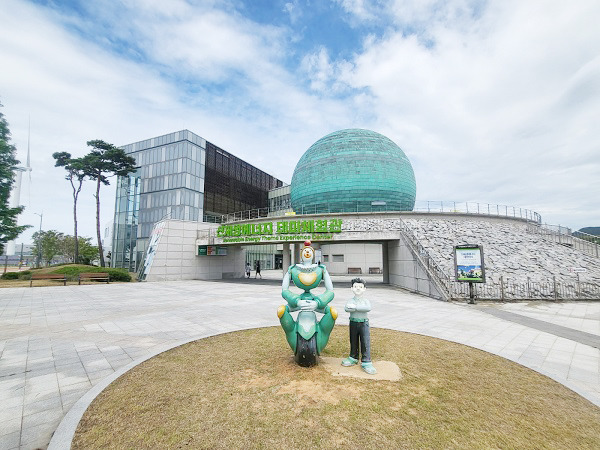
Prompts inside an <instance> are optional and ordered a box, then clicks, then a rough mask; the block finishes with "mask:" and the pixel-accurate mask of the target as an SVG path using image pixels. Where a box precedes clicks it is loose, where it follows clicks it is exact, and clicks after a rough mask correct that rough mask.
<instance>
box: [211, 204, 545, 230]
mask: <svg viewBox="0 0 600 450" xmlns="http://www.w3.org/2000/svg"><path fill="white" fill-rule="evenodd" d="M288 211H290V210H288ZM288 211H286V210H280V209H275V208H268V207H267V208H257V209H249V210H246V211H239V212H236V213H231V214H223V215H222V216H221V219H220V223H226V222H237V221H240V220H252V219H260V218H267V217H283V216H285V213H286V212H288ZM386 211H389V212H399V211H401V212H410V211H402V210H401V208H399V207H398V205H395V206H394V205H387V204H377V202H360V201H355V202H341V203H318V204H313V205H308V206H303V207H302V208H300V210H298V211H296V212H295V214H296V215H305V214H331V213H356V212H386ZM412 211H413V212H421V213H422V212H427V213H455V214H474V215H483V216H499V217H514V218H519V219H523V220H526V221H528V222H533V223H537V224H539V223H541V220H542V218H541V216H540V215H539V214H538V213H536V212H535V211H531V210H529V209H524V208H518V207H516V206H507V205H496V204H491V203H475V202H454V201H417V202H415V205H414V208H413V209H412ZM215 221H216V222H219V220H217V219H216V218H215Z"/></svg>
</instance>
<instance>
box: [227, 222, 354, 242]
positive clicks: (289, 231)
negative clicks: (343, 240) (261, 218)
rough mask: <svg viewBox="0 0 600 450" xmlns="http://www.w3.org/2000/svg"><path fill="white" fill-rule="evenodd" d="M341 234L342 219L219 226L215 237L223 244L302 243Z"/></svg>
mask: <svg viewBox="0 0 600 450" xmlns="http://www.w3.org/2000/svg"><path fill="white" fill-rule="evenodd" d="M341 232H342V219H327V218H324V219H307V220H285V221H278V222H259V223H244V224H232V225H220V226H219V228H217V237H218V238H222V239H223V242H224V243H225V242H259V241H283V240H285V241H304V240H307V239H324V240H327V239H331V238H332V237H333V233H341Z"/></svg>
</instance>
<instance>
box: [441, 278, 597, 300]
mask: <svg viewBox="0 0 600 450" xmlns="http://www.w3.org/2000/svg"><path fill="white" fill-rule="evenodd" d="M474 284H475V283H474ZM451 296H452V299H454V300H460V299H467V298H469V285H468V283H459V282H456V281H452V283H451ZM475 296H476V298H478V299H480V300H500V301H511V300H599V299H600V285H598V284H596V283H588V282H580V281H578V280H573V281H564V280H561V281H559V280H557V279H556V277H553V278H552V280H548V279H547V280H543V281H532V280H530V279H529V278H528V279H527V281H513V280H504V279H503V278H502V277H501V278H500V280H499V282H492V281H490V280H488V282H487V283H481V284H479V283H477V284H475Z"/></svg>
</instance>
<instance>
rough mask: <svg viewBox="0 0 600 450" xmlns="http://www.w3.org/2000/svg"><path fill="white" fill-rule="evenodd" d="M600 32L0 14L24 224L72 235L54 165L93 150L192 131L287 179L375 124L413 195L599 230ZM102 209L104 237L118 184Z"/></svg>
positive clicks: (91, 225) (469, 20)
mask: <svg viewBox="0 0 600 450" xmlns="http://www.w3.org/2000/svg"><path fill="white" fill-rule="evenodd" d="M599 23H600V2H598V1H597V0H572V1H569V2H566V1H564V0H527V1H523V0H495V1H493V0H490V1H475V0H448V1H446V0H389V1H379V0H293V1H285V0H281V1H280V0H246V1H243V0H222V1H219V0H187V1H186V0H168V1H161V0H121V1H117V0H94V1H87V0H80V1H61V0H36V1H25V0H2V7H1V8H0V24H1V26H0V61H1V63H2V69H1V70H0V101H1V102H2V104H3V105H4V108H3V109H2V111H3V113H4V115H5V116H6V119H7V120H8V122H9V125H10V129H11V131H12V138H13V143H14V144H15V145H16V146H17V148H18V157H19V159H21V161H23V162H24V161H25V158H26V150H27V136H28V123H29V120H31V141H30V142H31V165H32V167H33V172H32V173H31V184H30V187H28V183H27V182H24V186H23V191H22V196H21V203H23V204H25V205H26V207H27V209H26V212H25V213H24V214H23V215H22V216H21V220H20V222H21V223H27V224H31V225H34V229H36V228H38V227H39V223H40V218H39V216H37V215H35V214H34V213H42V212H43V228H44V229H55V230H58V231H62V232H65V233H69V234H72V233H73V227H72V197H71V189H70V186H69V184H68V182H67V181H65V180H64V170H63V169H60V168H55V167H54V160H53V159H52V156H51V155H52V153H53V152H55V151H68V152H70V153H72V154H73V155H74V156H82V155H83V154H85V153H86V152H87V148H86V144H85V143H86V141H88V140H91V139H103V140H105V141H108V142H111V143H113V144H115V145H124V144H127V143H131V142H135V141H138V140H142V139H146V138H149V137H153V136H157V135H161V134H165V133H169V132H172V131H176V130H180V129H189V130H191V131H193V132H195V133H197V134H199V135H200V136H202V137H204V138H205V139H207V140H209V141H211V142H213V143H215V144H216V145H218V146H220V147H222V148H224V149H226V150H227V151H229V152H231V153H233V154H235V155H236V156H239V157H240V158H242V159H244V160H246V161H248V162H250V163H251V164H253V165H255V166H257V167H259V168H261V169H263V170H265V171H266V172H268V173H271V174H273V175H275V176H276V177H278V178H280V179H282V180H284V181H286V182H290V181H291V177H292V173H293V170H294V167H295V164H296V162H297V161H298V159H299V158H300V156H301V155H302V153H303V152H304V151H305V150H306V149H307V148H308V147H309V146H310V145H311V144H312V143H314V142H315V141H316V140H318V139H319V138H321V137H322V136H324V135H325V134H328V133H330V132H333V131H336V130H339V129H343V128H367V129H371V130H374V131H377V132H379V133H382V134H384V135H386V136H388V137H389V138H390V139H392V140H393V141H394V142H396V143H397V144H398V145H399V146H400V147H401V148H402V149H403V150H404V152H405V153H406V154H407V155H408V157H409V159H410V160H411V162H412V164H413V168H414V171H415V176H416V179H417V200H422V201H424V200H432V201H434V200H448V201H472V202H481V203H492V204H502V205H512V206H517V207H522V208H527V209H531V210H534V211H537V212H539V213H540V214H541V215H542V219H543V221H544V222H547V223H550V224H562V225H567V226H569V227H572V228H574V229H578V228H580V227H583V226H600V213H599V206H600V200H599V198H600V197H599V194H600V132H599V130H598V128H599V127H600V26H598V24H599ZM25 181H27V179H25ZM92 193H93V186H92V183H91V182H87V184H86V186H85V187H84V191H83V192H82V194H81V197H80V202H79V205H80V206H79V214H80V234H82V235H84V236H90V237H92V236H95V219H94V208H95V205H94V198H93V196H92ZM101 201H102V205H103V209H102V223H105V222H107V221H109V220H110V219H111V217H112V213H113V210H114V182H113V185H112V186H110V187H107V188H103V190H102V191H101ZM31 233H32V231H28V232H26V233H24V234H23V236H22V237H23V239H19V240H18V242H21V240H24V241H25V242H28V241H29V237H30V236H31Z"/></svg>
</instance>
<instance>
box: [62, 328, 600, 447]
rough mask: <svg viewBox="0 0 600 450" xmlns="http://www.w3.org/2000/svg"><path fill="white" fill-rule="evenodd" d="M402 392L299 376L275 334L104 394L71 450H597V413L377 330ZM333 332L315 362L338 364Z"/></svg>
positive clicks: (341, 332) (481, 355)
mask: <svg viewBox="0 0 600 450" xmlns="http://www.w3.org/2000/svg"><path fill="white" fill-rule="evenodd" d="M371 339H372V343H371V346H372V357H373V359H374V360H375V361H377V360H380V361H381V360H386V361H392V362H394V363H396V364H397V365H398V366H399V367H400V370H401V372H402V379H401V380H400V381H396V382H391V381H375V380H364V379H358V378H357V379H355V378H347V377H333V376H332V375H330V374H329V372H327V370H326V369H325V368H323V367H320V366H316V367H312V368H302V367H299V366H297V365H296V364H295V363H294V361H293V357H292V356H291V351H290V349H289V347H288V346H287V344H286V342H285V339H284V334H283V331H282V330H281V329H280V328H279V327H272V328H263V329H255V330H248V331H240V332H235V333H229V334H224V335H220V336H214V337H211V338H207V339H202V340H199V341H196V342H193V343H190V344H187V345H184V346H181V347H178V348H175V349H173V350H170V351H168V352H165V353H162V354H160V355H158V356H156V357H154V358H152V359H150V360H148V361H146V362H144V363H142V364H140V365H139V366H137V367H135V368H134V369H132V370H131V371H129V372H128V373H126V374H125V375H123V376H122V377H120V378H119V379H117V380H116V381H115V382H114V383H112V384H111V385H110V386H109V387H108V388H107V389H105V390H104V391H103V392H102V393H101V394H100V395H99V396H98V397H97V398H96V399H95V400H94V402H93V403H92V404H91V406H90V408H89V409H88V410H87V411H86V413H85V414H84V416H83V418H82V420H81V422H80V424H79V426H78V428H77V431H76V433H75V437H74V439H73V448H75V449H77V448H84V449H87V448H98V447H103V448H178V447H188V448H228V449H229V448H247V447H250V448H302V449H304V448H311V447H313V448H317V447H318V448H339V447H342V446H344V447H345V446H348V447H353V448H361V447H362V448H410V449H414V448H486V449H487V448H577V449H583V448H600V408H598V407H596V406H594V405H593V404H592V403H590V402H589V401H587V400H585V399H584V398H582V397H580V396H579V395H577V394H575V393H574V392H572V391H570V390H569V389H567V388H565V387H564V386H562V385H561V384H559V383H557V382H555V381H553V380H551V379H549V378H547V377H545V376H543V375H540V374H538V373H536V372H534V371H532V370H530V369H527V368H525V367H522V366H520V365H518V364H515V363H513V362H510V361H508V360H505V359H503V358H500V357H498V356H495V355H491V354H489V353H485V352H483V351H480V350H476V349H473V348H470V347H466V346H464V345H460V344H455V343H451V342H447V341H443V340H439V339H434V338H430V337H426V336H420V335H414V334H407V333H401V332H397V331H390V330H384V329H378V328H374V329H372V331H371ZM348 349H349V343H348V327H346V326H336V327H335V328H334V331H333V333H332V335H331V339H330V342H329V345H328V347H327V348H326V350H325V352H324V355H323V356H331V357H339V358H342V357H345V356H347V352H348Z"/></svg>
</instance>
